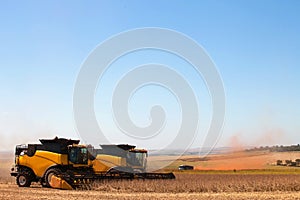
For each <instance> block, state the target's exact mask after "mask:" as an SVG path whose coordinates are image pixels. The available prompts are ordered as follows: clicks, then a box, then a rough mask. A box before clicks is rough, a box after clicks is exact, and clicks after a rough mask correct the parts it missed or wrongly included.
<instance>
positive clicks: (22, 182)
mask: <svg viewBox="0 0 300 200" xmlns="http://www.w3.org/2000/svg"><path fill="white" fill-rule="evenodd" d="M16 181H17V185H18V186H19V187H30V185H31V178H30V176H29V175H28V174H25V173H22V174H19V175H18V176H17V179H16Z"/></svg>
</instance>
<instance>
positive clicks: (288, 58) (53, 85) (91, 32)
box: [0, 0, 300, 150]
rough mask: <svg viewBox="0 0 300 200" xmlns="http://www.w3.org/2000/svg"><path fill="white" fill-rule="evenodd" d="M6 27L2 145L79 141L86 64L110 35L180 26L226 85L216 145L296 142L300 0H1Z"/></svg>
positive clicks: (1, 42) (0, 64)
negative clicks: (78, 100) (76, 103)
mask: <svg viewBox="0 0 300 200" xmlns="http://www.w3.org/2000/svg"><path fill="white" fill-rule="evenodd" d="M0 27H1V31H0V92H1V93H0V94H1V97H0V136H1V141H0V144H1V146H0V150H7V149H13V148H14V145H15V144H18V143H27V142H35V141H37V139H38V138H40V137H48V138H49V137H50V138H51V137H54V136H55V135H58V136H61V137H63V136H64V137H78V135H77V133H76V129H75V125H74V120H73V110H72V95H73V89H74V83H75V81H76V77H77V75H78V73H79V70H80V66H81V64H82V63H83V61H84V59H85V58H86V57H87V56H88V55H89V53H90V52H91V51H92V50H93V49H94V48H95V47H96V46H97V45H98V44H99V43H100V42H102V41H104V40H105V39H107V38H108V37H110V36H112V35H115V34H117V33H119V32H122V31H126V30H129V29H133V28H142V27H162V28H168V29H173V30H176V31H179V32H182V33H184V34H186V35H188V36H190V37H191V38H193V39H194V40H195V41H197V42H198V43H199V44H200V45H202V46H203V47H204V48H205V49H206V51H207V52H208V54H209V55H210V56H211V58H212V59H213V60H214V62H215V64H216V65H217V67H218V70H219V72H220V74H221V76H222V79H223V81H224V86H225V90H226V121H225V125H224V130H223V134H222V137H221V138H220V141H219V143H218V145H219V146H224V145H225V146H226V145H236V143H238V144H240V143H241V144H245V145H271V144H296V143H300V135H299V134H300V123H299V122H300V106H299V103H300V88H299V85H300V37H299V35H300V2H299V1H296V0H295V1H279V0H278V1H274V0H272V1H271V0H265V1H259V0H257V1H255V0H254V1H211V0H210V1H171V0H170V1H153V0H152V1H134V0H133V1H88V2H87V1H1V2H0ZM154 57H155V55H154ZM117 71H118V70H117ZM188 78H190V79H191V81H192V82H193V77H188ZM107 84H109V81H108V83H107ZM146 90H147V88H146ZM196 90H197V89H196ZM101 92H102V91H98V94H101ZM164 95H165V93H164V92H163V91H161V90H160V89H158V90H157V96H156V97H157V98H158V99H159V98H160V97H162V98H169V97H166V96H164ZM97 98H99V95H97V96H96V99H97ZM135 98H136V99H135V101H136V102H138V100H139V99H140V100H142V98H141V97H139V96H138V94H137V96H136V97H135ZM167 101H168V100H167ZM97 102H99V104H100V103H101V100H99V101H96V105H95V107H96V109H99V110H98V111H99V112H100V108H98V107H97V106H99V107H101V106H103V104H101V105H97ZM173 103H174V102H173ZM171 104H172V103H171ZM137 105H140V108H142V107H143V104H138V103H137ZM104 106H105V105H104ZM175 108H177V107H176V105H175ZM175 108H174V109H175ZM134 109H136V108H134V107H133V108H132V109H131V111H130V112H134ZM169 109H170V110H172V107H170V108H169ZM174 109H173V110H174ZM136 110H140V109H138V108H137V109H136ZM175 110H176V109H175ZM96 112H97V111H96ZM145 112H147V111H145ZM99 115H101V113H100V114H99ZM102 118H105V117H103V116H102V117H101V116H99V119H102ZM133 118H134V117H133ZM138 119H140V118H137V119H136V120H138ZM100 121H101V120H100ZM104 121H105V120H104ZM136 122H137V123H143V121H142V120H141V121H136ZM173 122H174V126H176V123H175V122H176V120H174V121H173ZM99 123H105V122H99ZM107 123H108V122H107ZM115 142H126V141H117V140H116V141H115ZM194 146H197V144H194ZM146 147H147V148H149V147H150V148H151V146H146Z"/></svg>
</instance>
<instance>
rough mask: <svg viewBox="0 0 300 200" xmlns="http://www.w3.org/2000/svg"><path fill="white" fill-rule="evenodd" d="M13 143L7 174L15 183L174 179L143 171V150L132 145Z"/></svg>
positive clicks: (72, 184)
mask: <svg viewBox="0 0 300 200" xmlns="http://www.w3.org/2000/svg"><path fill="white" fill-rule="evenodd" d="M40 142H41V144H28V145H17V146H16V151H15V167H14V168H13V169H12V171H11V176H15V177H16V182H17V184H18V186H19V187H29V186H30V185H31V183H32V182H40V183H41V184H42V186H44V187H52V188H59V189H75V188H77V187H81V186H83V185H86V184H88V183H90V182H91V181H94V180H101V179H134V178H142V179H174V178H175V176H174V174H173V173H146V163H147V151H146V150H143V149H140V150H139V149H135V146H132V145H101V147H102V148H101V149H94V148H93V147H92V146H90V145H80V144H79V140H71V139H64V138H57V137H56V138H54V139H50V140H49V139H41V140H40Z"/></svg>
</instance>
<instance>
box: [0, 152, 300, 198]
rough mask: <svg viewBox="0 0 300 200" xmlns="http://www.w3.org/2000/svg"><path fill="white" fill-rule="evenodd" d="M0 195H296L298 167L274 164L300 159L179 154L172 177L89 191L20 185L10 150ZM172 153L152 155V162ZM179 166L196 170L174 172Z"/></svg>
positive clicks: (292, 155) (1, 162)
mask: <svg viewBox="0 0 300 200" xmlns="http://www.w3.org/2000/svg"><path fill="white" fill-rule="evenodd" d="M0 156H1V157H0V199H20V200H23V199H24V200H25V199H49V200H50V199H82V198H85V199H86V200H90V199H178V198H180V199H300V167H298V168H296V167H283V166H274V165H273V164H275V163H276V160H278V159H281V160H285V159H292V160H294V159H296V158H300V153H299V152H289V153H269V152H235V153H229V154H219V155H211V156H208V157H206V158H205V159H203V158H199V157H197V156H182V157H181V158H180V159H179V160H177V161H175V162H174V163H172V165H170V166H168V167H167V168H166V169H165V171H174V172H175V174H176V180H144V181H143V180H132V181H103V182H97V183H94V184H93V185H92V186H91V190H77V191H63V190H55V189H49V188H42V187H41V186H40V185H39V184H33V185H32V186H31V188H19V187H17V185H16V184H15V179H14V178H12V177H10V174H9V172H10V168H11V165H12V163H13V155H12V154H1V155H0ZM172 158H173V157H170V156H155V157H150V159H152V161H151V162H150V163H152V164H153V163H154V164H155V163H156V162H165V161H166V160H170V159H172ZM181 164H188V165H193V166H195V167H196V169H197V170H193V171H178V170H177V167H178V166H179V165H181Z"/></svg>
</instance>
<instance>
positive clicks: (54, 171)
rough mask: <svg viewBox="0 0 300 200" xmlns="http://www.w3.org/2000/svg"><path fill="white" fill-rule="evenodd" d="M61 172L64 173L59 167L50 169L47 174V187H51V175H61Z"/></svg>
mask: <svg viewBox="0 0 300 200" xmlns="http://www.w3.org/2000/svg"><path fill="white" fill-rule="evenodd" d="M61 174H62V171H61V170H60V169H58V168H52V169H49V170H48V171H47V172H46V175H45V185H46V187H50V188H51V185H50V182H51V177H52V176H53V175H55V176H59V175H61Z"/></svg>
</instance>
